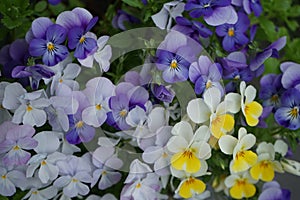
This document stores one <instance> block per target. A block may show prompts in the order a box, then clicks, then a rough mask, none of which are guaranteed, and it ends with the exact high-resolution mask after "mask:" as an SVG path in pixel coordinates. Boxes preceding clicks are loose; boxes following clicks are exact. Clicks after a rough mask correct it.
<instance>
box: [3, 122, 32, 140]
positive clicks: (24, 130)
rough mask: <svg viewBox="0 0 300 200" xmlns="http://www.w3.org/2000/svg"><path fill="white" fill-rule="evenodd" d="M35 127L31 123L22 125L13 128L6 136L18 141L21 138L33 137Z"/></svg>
mask: <svg viewBox="0 0 300 200" xmlns="http://www.w3.org/2000/svg"><path fill="white" fill-rule="evenodd" d="M34 133H35V129H34V128H33V127H32V126H29V125H20V126H16V127H14V128H12V129H11V130H10V131H9V133H8V134H7V136H6V139H8V140H13V141H17V140H18V139H20V138H25V137H32V136H33V135H34Z"/></svg>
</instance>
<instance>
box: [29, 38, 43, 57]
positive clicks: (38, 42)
mask: <svg viewBox="0 0 300 200" xmlns="http://www.w3.org/2000/svg"><path fill="white" fill-rule="evenodd" d="M46 50H47V41H46V40H44V39H33V40H31V42H30V44H29V53H30V55H32V56H41V55H43V54H44V53H45V52H46Z"/></svg>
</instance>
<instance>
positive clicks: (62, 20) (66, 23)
mask: <svg viewBox="0 0 300 200" xmlns="http://www.w3.org/2000/svg"><path fill="white" fill-rule="evenodd" d="M56 24H59V25H61V26H63V27H65V28H66V29H68V30H70V29H71V28H73V27H76V26H80V25H81V22H80V19H79V17H78V16H77V15H76V14H75V13H74V12H72V11H64V12H62V13H60V14H59V15H58V16H57V18H56Z"/></svg>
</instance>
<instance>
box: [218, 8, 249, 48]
mask: <svg viewBox="0 0 300 200" xmlns="http://www.w3.org/2000/svg"><path fill="white" fill-rule="evenodd" d="M249 25H250V20H249V19H248V17H247V15H245V14H244V13H242V12H239V13H238V21H237V22H236V23H235V24H227V23H226V24H223V25H221V26H218V27H217V28H216V33H217V35H218V36H220V37H224V38H223V42H222V46H223V48H224V49H225V50H226V51H234V50H236V48H237V46H238V47H240V46H243V45H245V44H247V43H248V41H249V39H248V38H247V36H246V35H245V32H246V31H247V30H248V27H249Z"/></svg>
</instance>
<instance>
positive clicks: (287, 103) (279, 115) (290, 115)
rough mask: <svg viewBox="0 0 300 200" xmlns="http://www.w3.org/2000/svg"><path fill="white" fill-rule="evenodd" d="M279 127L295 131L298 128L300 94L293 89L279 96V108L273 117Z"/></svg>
mask: <svg viewBox="0 0 300 200" xmlns="http://www.w3.org/2000/svg"><path fill="white" fill-rule="evenodd" d="M274 117H275V119H276V121H277V123H278V124H280V125H281V126H284V127H286V128H289V129H291V130H296V129H298V128H300V92H299V91H298V90H297V89H295V88H292V89H289V90H287V91H285V92H284V93H283V94H282V96H281V107H280V108H278V109H277V111H276V112H275V115H274Z"/></svg>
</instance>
